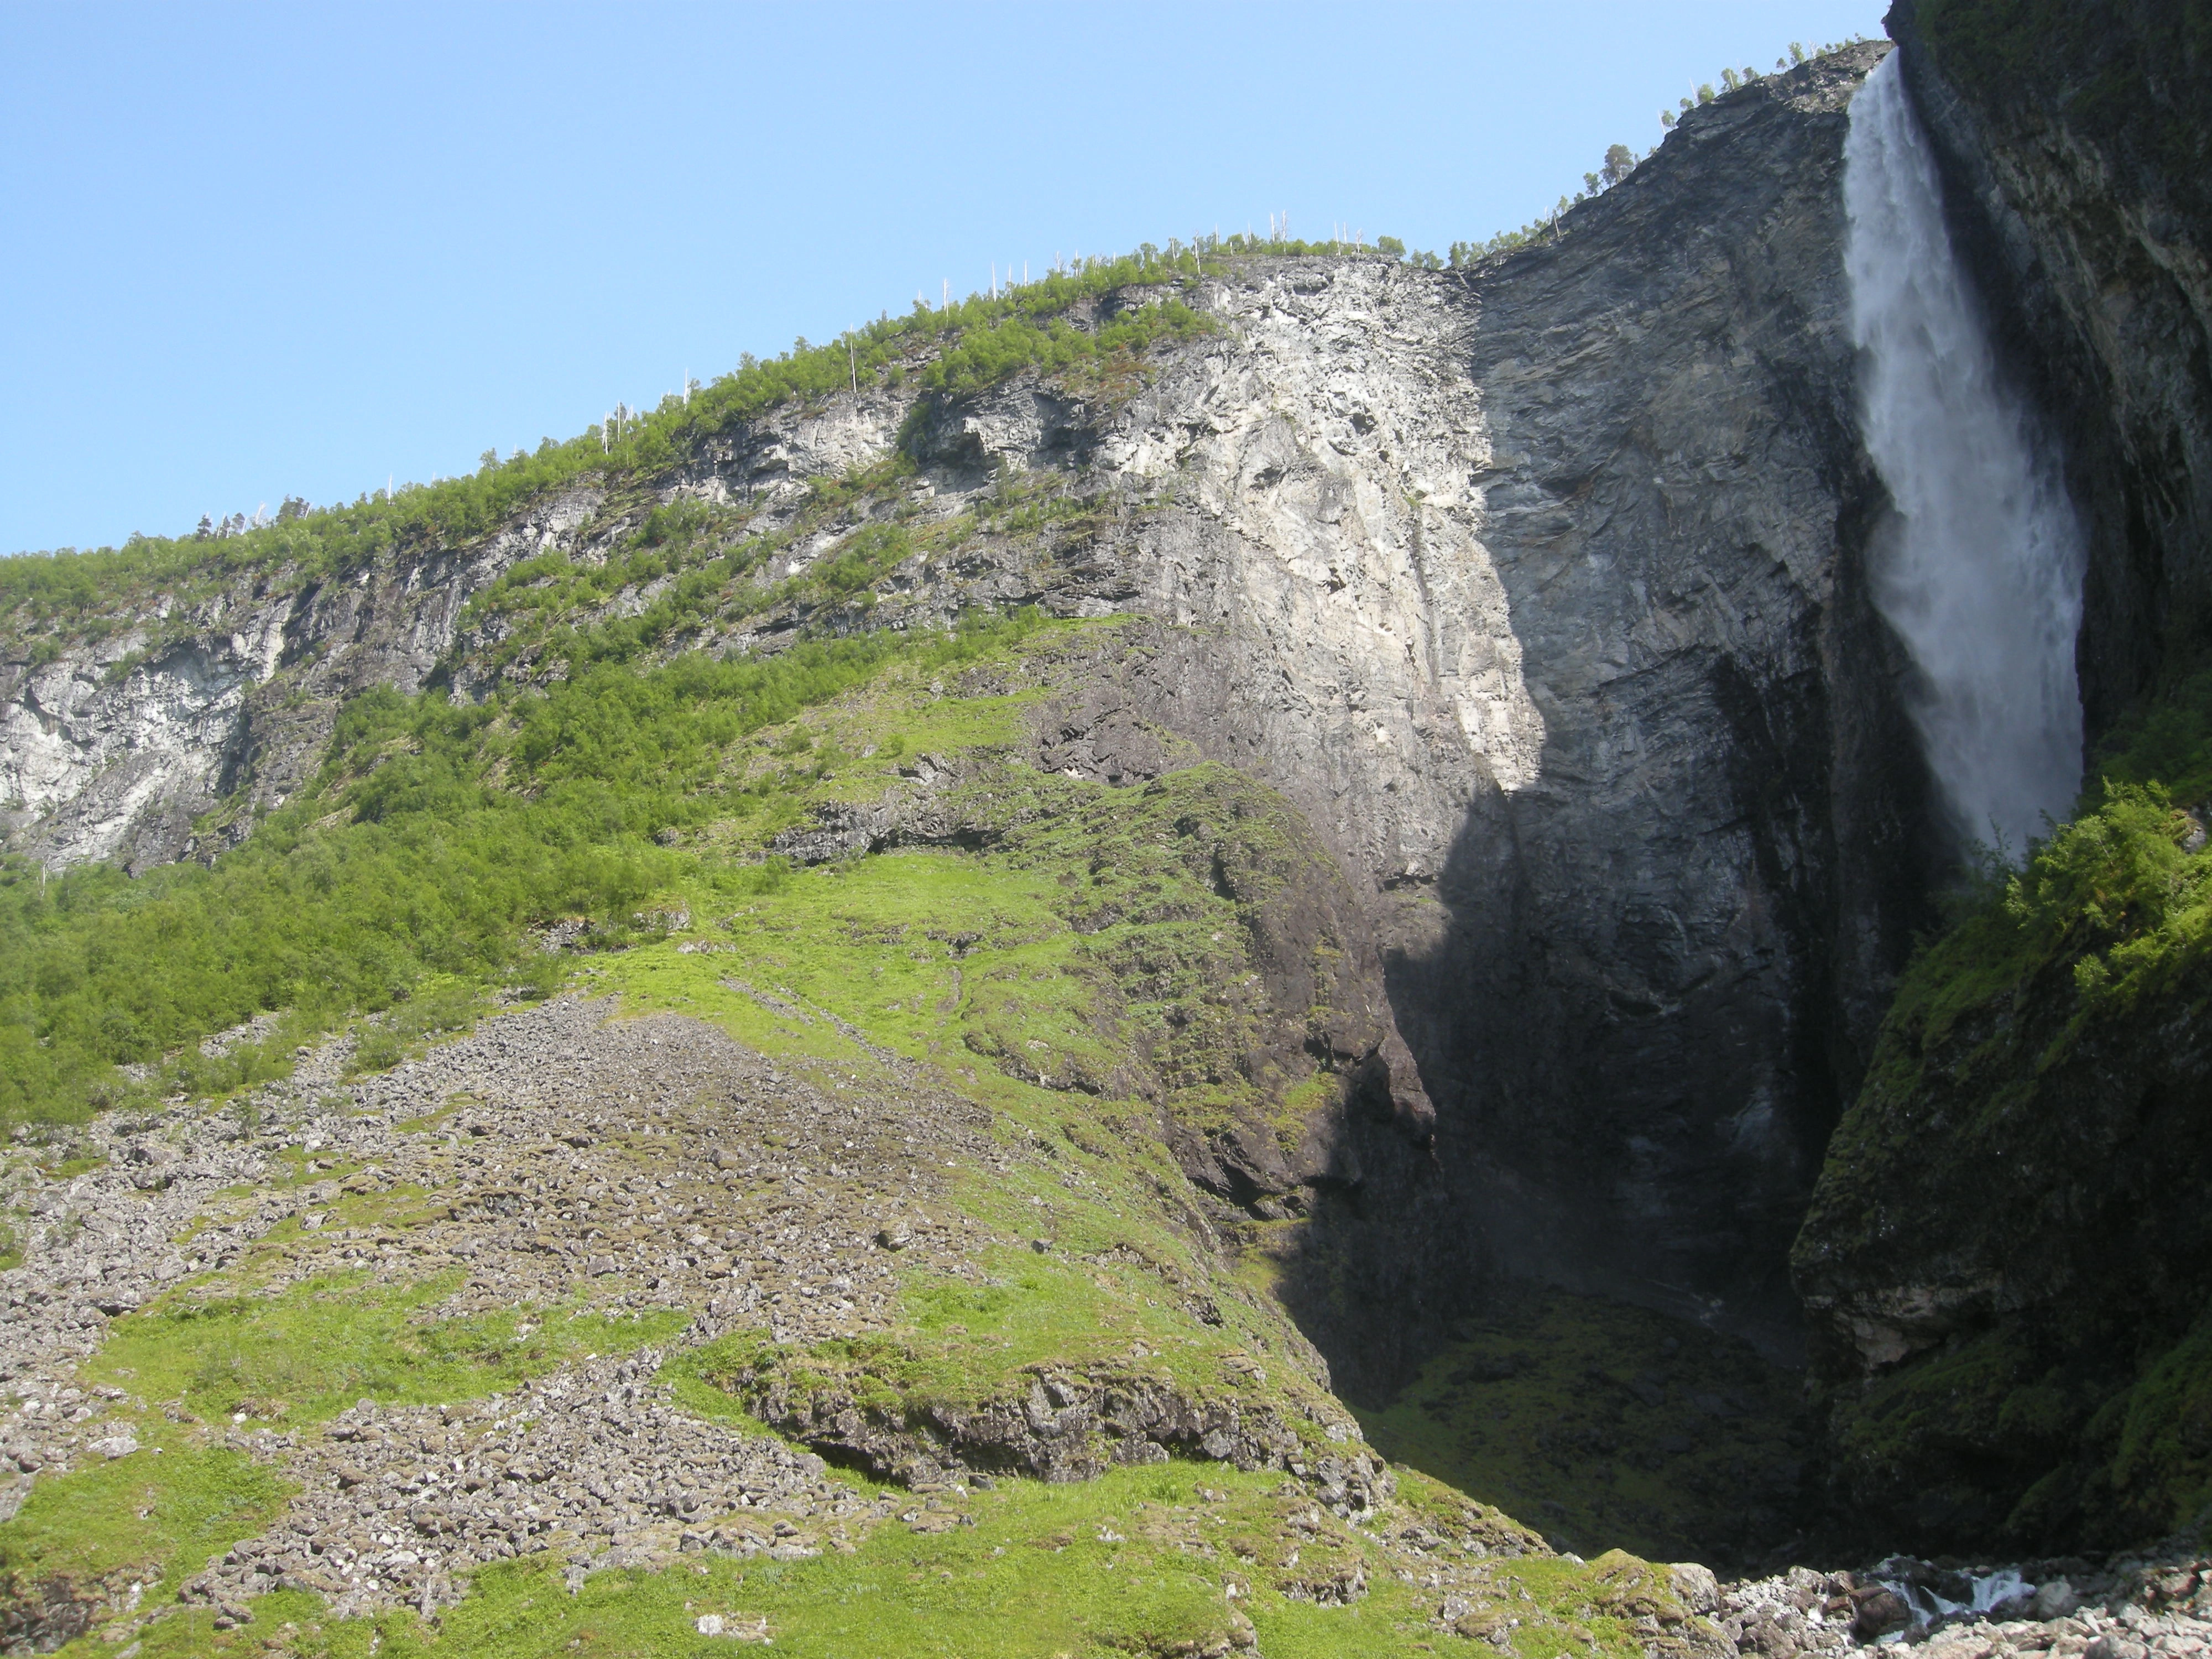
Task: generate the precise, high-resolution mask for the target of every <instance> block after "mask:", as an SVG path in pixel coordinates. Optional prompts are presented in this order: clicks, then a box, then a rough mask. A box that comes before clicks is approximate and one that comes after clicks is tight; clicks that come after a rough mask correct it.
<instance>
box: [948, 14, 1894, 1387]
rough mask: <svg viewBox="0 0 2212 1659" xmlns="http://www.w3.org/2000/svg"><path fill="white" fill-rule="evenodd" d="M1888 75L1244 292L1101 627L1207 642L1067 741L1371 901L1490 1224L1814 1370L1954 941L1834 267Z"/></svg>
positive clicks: (1191, 396) (1502, 1242)
mask: <svg viewBox="0 0 2212 1659" xmlns="http://www.w3.org/2000/svg"><path fill="white" fill-rule="evenodd" d="M1881 50H1882V48H1880V47H1873V46H1870V47H1867V48H1864V49H1862V50H1859V51H1857V52H1852V53H1849V54H1844V55H1841V56H1839V57H1838V58H1828V59H1825V60H1822V61H1821V62H1820V63H1817V64H1813V65H1810V66H1808V67H1807V68H1806V69H1804V70H1799V71H1796V72H1795V73H1793V74H1792V75H1790V76H1780V77H1776V78H1775V79H1774V80H1772V81H1770V82H1762V83H1759V85H1758V86H1756V87H1754V88H1752V89H1751V90H1749V91H1747V93H1745V94H1741V95H1740V96H1737V97H1735V98H1731V99H1729V100H1723V102H1721V103H1720V104H1717V105H1715V106H1711V107H1709V108H1707V109H1705V110H1703V111H1700V112H1699V113H1698V114H1697V115H1695V116H1694V117H1692V118H1690V119H1688V120H1686V121H1685V122H1684V124H1683V125H1682V127H1681V128H1680V130H1679V131H1678V133H1677V135H1676V136H1675V137H1673V138H1671V139H1670V140H1669V142H1668V145H1667V147H1666V148H1665V149H1664V150H1662V153H1661V155H1659V156H1658V157H1657V158H1656V159H1655V160H1653V161H1649V162H1647V163H1646V164H1645V166H1644V167H1643V168H1642V169H1640V170H1639V171H1638V173H1637V174H1636V175H1635V176H1634V177H1633V178H1632V179H1630V180H1629V181H1628V182H1627V183H1626V184H1625V185H1621V186H1620V187H1619V188H1617V189H1616V190H1614V191H1612V192H1609V193H1608V194H1607V196H1606V197H1602V198H1601V199H1600V200H1599V201H1597V202H1595V203H1594V204H1589V206H1586V207H1584V208H1583V209H1580V210H1577V212H1576V213H1574V214H1572V215H1570V216H1568V219H1567V221H1566V222H1565V224H1564V225H1563V227H1562V232H1563V234H1562V236H1561V238H1560V240H1559V242H1558V244H1557V245H1556V246H1544V247H1541V248H1538V249H1535V250H1533V251H1530V252H1525V253H1522V254H1520V255H1517V256H1515V257H1513V258H1510V259H1507V260H1505V261H1504V262H1502V263H1500V264H1493V265H1492V266H1490V267H1487V268H1486V269H1485V270H1483V271H1481V272H1480V273H1479V274H1477V275H1475V276H1473V277H1471V278H1462V277H1461V276H1457V275H1454V274H1449V273H1425V272H1418V271H1411V270H1403V269H1401V268H1398V267H1395V266H1391V265H1388V264H1377V263H1373V262H1364V261H1357V260H1346V261H1315V262H1312V263H1310V264H1291V265H1286V266H1270V267H1268V268H1266V269H1265V270H1262V271H1260V272H1256V273H1255V274H1253V275H1251V276H1247V277H1245V278H1243V279H1242V280H1237V281H1231V282H1228V283H1224V284H1223V285H1222V286H1221V288H1220V289H1218V292H1216V293H1215V294H1214V295H1212V296H1211V303H1212V307H1213V308H1214V310H1215V311H1216V313H1217V314H1218V315H1219V316H1220V317H1221V318H1222V319H1223V321H1224V323H1225V340H1223V341H1222V342H1220V343H1214V344H1211V345H1209V346H1207V347H1206V348H1204V349H1200V350H1195V351H1193V352H1191V353H1189V354H1188V355H1187V356H1185V357H1183V358H1182V360H1180V361H1178V362H1175V363H1173V364H1171V365H1170V366H1169V367H1168V368H1166V369H1165V371H1164V373H1163V374H1161V375H1160V376H1159V377H1158V380H1156V381H1155V382H1154V383H1153V384H1152V386H1150V387H1148V388H1147V390H1146V392H1145V393H1144V394H1142V395H1141V396H1140V397H1139V398H1138V399H1137V400H1136V401H1135V402H1134V403H1133V404H1131V405H1130V406H1129V407H1128V408H1127V409H1126V410H1121V411H1119V412H1118V413H1117V414H1116V415H1115V416H1113V418H1112V419H1111V420H1110V421H1109V422H1108V423H1107V425H1106V426H1105V429H1104V430H1103V432H1102V433H1101V434H1100V435H1099V436H1098V438H1097V441H1096V445H1095V453H1096V455H1097V471H1103V472H1106V473H1108V474H1109V476H1110V477H1112V478H1114V480H1115V483H1116V484H1117V485H1118V487H1119V489H1120V490H1121V501H1123V503H1124V516H1123V518H1122V519H1121V521H1120V522H1119V523H1117V524H1116V525H1115V528H1114V529H1113V531H1112V532H1109V534H1108V535H1107V536H1106V537H1105V538H1102V539H1103V540H1105V541H1106V543H1107V544H1108V545H1107V547H1106V548H1105V549H1103V550H1101V551H1100V552H1099V553H1098V554H1097V555H1095V556H1092V558H1091V562H1090V564H1089V566H1088V567H1087V568H1086V569H1085V572H1084V573H1083V580H1085V582H1086V583H1087V584H1088V592H1086V593H1085V596H1084V597H1083V598H1081V599H1078V600H1075V601H1073V602H1072V603H1069V604H1066V605H1065V606H1064V608H1066V609H1069V610H1071V611H1075V612H1076V613H1078V614H1080V613H1081V612H1082V611H1084V610H1085V609H1086V608H1089V607H1093V606H1096V607H1100V608H1125V609H1136V610H1141V611H1148V612H1150V613H1151V614H1152V616H1153V617H1156V618H1157V619H1158V621H1159V622H1161V623H1164V624H1167V625H1168V626H1169V628H1170V630H1171V632H1170V635H1168V636H1167V637H1165V638H1164V639H1162V640H1160V641H1158V642H1157V645H1156V646H1152V647H1148V648H1147V649H1146V651H1144V652H1140V653H1131V654H1130V655H1129V656H1128V657H1127V658H1126V659H1124V660H1123V662H1122V663H1121V665H1119V666H1118V667H1116V668H1113V669H1102V681H1103V683H1104V684H1109V685H1110V686H1111V687H1112V690H1110V691H1109V692H1107V693H1104V694H1103V695H1102V696H1101V697H1100V698H1099V699H1097V704H1098V706H1097V708H1096V709H1093V710H1087V711H1085V718H1084V719H1083V720H1079V721H1078V722H1077V723H1076V726H1077V729H1078V731H1079V738H1078V739H1076V740H1074V741H1071V742H1064V743H1063V744H1061V745H1060V753H1061V754H1063V755H1067V756H1069V757H1071V758H1073V759H1074V760H1075V761H1076V762H1077V763H1079V764H1083V763H1088V764H1090V765H1091V766H1094V767H1096V768H1097V769H1100V770H1101V771H1102V772H1103V774H1104V775H1111V769H1112V768H1113V767H1115V766H1120V767H1121V768H1123V769H1126V770H1127V771H1129V772H1130V773H1132V774H1140V773H1141V772H1142V770H1143V769H1146V767H1147V766H1148V765H1152V764H1157V763H1158V762H1157V760H1156V759H1155V758H1154V757H1152V756H1151V755H1150V753H1149V752H1148V750H1146V742H1145V739H1144V738H1143V736H1142V734H1141V732H1140V731H1139V730H1137V729H1136V728H1137V727H1139V726H1142V725H1143V724H1144V723H1146V722H1152V723H1155V724H1157V725H1159V726H1164V727H1166V728H1168V729H1169V730H1170V731H1173V732H1176V733H1178V734H1180V735H1182V737H1184V738H1187V739H1188V740H1190V741H1192V742H1194V744H1197V745H1198V747H1199V748H1200V750H1201V751H1202V752H1205V753H1206V754H1208V755H1210V756H1212V757H1217V758H1221V759H1225V760H1229V761H1231V762H1233V763H1237V764H1239V765H1243V766H1247V767H1249V768H1251V769H1255V770H1256V771H1258V772H1260V773H1261V775H1264V776H1265V777H1266V778H1267V780H1268V781H1269V782H1270V783H1271V784H1273V786H1274V787H1277V788H1279V789H1280V790H1281V791H1282V792H1283V793H1285V795H1287V796H1288V797H1289V798H1290V799H1291V800H1292V801H1293V802H1295V803H1296V804H1297V805H1298V806H1299V807H1300V808H1301V809H1302V811H1304V813H1305V814H1306V815H1307V817H1309V819H1310V821H1311V822H1312V823H1315V824H1316V827H1317V828H1318V829H1320V830H1321V831H1322V834H1323V835H1324V836H1325V837H1327V838H1328V841H1329V842H1330V844H1331V845H1332V846H1333V847H1334V849H1335V850H1336V852H1337V854H1338V855H1339V856H1340V858H1342V859H1343V860H1345V862H1346V866H1348V868H1349V869H1350V870H1351V871H1352V873H1353V875H1354V878H1355V880H1356V881H1357V882H1358V884H1359V885H1360V886H1361V887H1362V888H1363V889H1364V890H1365V892H1366V893H1367V894H1368V896H1369V902H1370V903H1371V904H1372V906H1373V907H1374V911H1375V914H1376V918H1377V922H1378V926H1379V927H1380V928H1381V930H1382V932H1383V936H1384V938H1385V939H1386V940H1387V941H1388V942H1389V945H1390V947H1391V951H1392V957H1393V960H1394V963H1395V966H1394V968H1393V970H1392V984H1393V994H1394V1000H1395V1003H1396V1008H1397V1018H1398V1024H1399V1025H1400V1027H1401V1030H1402V1031H1403V1033H1404V1035H1405V1036H1406V1037H1407V1040H1408V1041H1409V1042H1411V1043H1412V1045H1413V1049H1414V1051H1415V1053H1416V1054H1417V1055H1418V1056H1419V1061H1420V1065H1421V1070H1422V1075H1423V1078H1424V1080H1425V1082H1426V1084H1427V1085H1428V1089H1429V1092H1430V1093H1431V1095H1432V1096H1433V1097H1435V1098H1436V1101H1437V1106H1438V1108H1439V1111H1440V1114H1441V1115H1440V1118H1439V1127H1438V1135H1437V1158H1438V1159H1439V1160H1440V1167H1441V1168H1442V1170H1443V1171H1444V1172H1445V1173H1446V1178H1447V1180H1448V1182H1449V1185H1450V1187H1451V1188H1453V1190H1455V1192H1456V1193H1457V1194H1458V1195H1459V1200H1460V1202H1459V1208H1460V1209H1461V1212H1462V1223H1461V1225H1462V1226H1465V1225H1475V1226H1477V1227H1479V1228H1481V1229H1482V1230H1484V1231H1486V1234H1487V1236H1488V1240H1489V1243H1490V1245H1491V1246H1492V1250H1493V1252H1494V1254H1495V1255H1496V1256H1498V1258H1501V1259H1503V1260H1504V1261H1505V1263H1506V1264H1507V1265H1508V1266H1511V1267H1520V1268H1522V1269H1523V1270H1527V1271H1534V1272H1541V1273H1546V1274H1547V1275H1552V1276H1556V1277H1560V1278H1564V1279H1567V1280H1568V1281H1569V1282H1571V1283H1583V1284H1589V1285H1596V1286H1601V1287H1604V1288H1607V1289H1610V1290H1613V1291H1616V1292H1620V1293H1626V1294H1629V1295H1632V1296H1634V1297H1638V1299H1644V1300H1648V1301H1652V1302H1656V1303H1658V1304H1662V1305H1668V1306H1672V1307H1674V1308H1676V1309H1678V1310H1683V1311H1700V1312H1702V1311H1708V1310H1711V1308H1712V1307H1713V1306H1714V1305H1716V1304H1717V1305H1719V1306H1720V1307H1721V1308H1722V1310H1723V1314H1724V1316H1726V1317H1729V1319H1731V1320H1732V1321H1734V1322H1738V1323H1740V1324H1741V1326H1742V1327H1743V1328H1746V1329H1747V1330H1749V1331H1752V1332H1753V1333H1754V1334H1761V1335H1764V1336H1765V1337H1767V1338H1768V1339H1770V1340H1771V1344H1772V1346H1776V1347H1778V1348H1783V1349H1786V1348H1787V1347H1788V1346H1790V1342H1791V1340H1792V1339H1791V1336H1790V1328H1791V1326H1792V1324H1793V1322H1794V1308H1793V1304H1792V1302H1791V1298H1790V1292H1789V1289H1788V1286H1787V1285H1786V1282H1785V1281H1784V1276H1783V1272H1782V1261H1783V1255H1784V1249H1786V1246H1787V1243H1788V1240H1789V1237H1790V1234H1791V1233H1792V1232H1793V1231H1794V1230H1795V1227H1796V1220H1797V1218H1798V1216H1799V1214H1800V1213H1801V1212H1802V1204H1803V1201H1804V1195H1805V1194H1806V1192H1807V1190H1808V1187H1809V1184H1810V1180H1811V1176H1812V1175H1813V1172H1814V1169H1815V1167H1816V1165H1817V1160H1818V1156H1819V1152H1820V1146H1821V1145H1822V1143H1823V1141H1824V1139H1825V1138H1826V1132H1827V1129H1828V1127H1829V1126H1830V1125H1831V1124H1832V1121H1833V1118H1834V1115H1835V1114H1836V1111H1837V1109H1838V1098H1839V1097H1840V1096H1842V1095H1843V1094H1845V1093H1847V1092H1848V1091H1849V1090H1850V1087H1851V1086H1852V1084H1853V1082H1854V1081H1855V1078H1856V1073H1857V1067H1858V1066H1859V1065H1860V1063H1861V1057H1862V1056H1863V1054H1864V1053H1865V1051H1866V1048H1867V1046H1868V1044H1869V1042H1870V1038H1871V1035H1872V1030H1873V1027H1874V1025H1875V1022H1876V1020H1877V1019H1878V1018H1879V1014H1880V1010H1881V1001H1882V998H1883V994H1884V992H1885V989H1886V985H1887V977H1888V975H1889V973H1890V971H1891V970H1892V969H1893V964H1894V962H1895V960H1896V957H1897V953H1898V951H1899V947H1900V946H1901V945H1902V943H1903V941H1904V939H1905V937H1906V936H1907V933H1908V932H1909V929H1910V927H1911V925H1912V923H1913V921H1915V920H1917V897H1916V893H1917V886H1916V872H1917V869H1918V867H1919V864H1920V858H1919V853H1918V845H1917V837H1918V836H1919V834H1920V828H1921V824H1922V822H1923V807H1922V794H1923V778H1922V776H1921V775H1920V771H1919V768H1918V763H1917V761H1916V760H1915V758H1914V755H1915V750H1914V746H1913V744H1912V742H1911V738H1910V735H1909V732H1907V730H1906V728H1905V726H1904V724H1903V721H1902V718H1901V715H1900V714H1899V707H1898V703H1897V700H1896V696H1895V686H1896V683H1897V679H1898V676H1899V662H1898V660H1897V657H1896V653H1895V651H1894V647H1893V643H1892V641H1891V640H1890V637H1889V635H1888V634H1887V629H1885V628H1884V627H1883V626H1882V625H1881V623H1879V622H1878V621H1877V620H1876V619H1875V617H1874V616H1873V614H1872V612H1871V611H1870V609H1869V605H1868V604H1867V601H1866V598H1865V593H1864V587H1863V574H1862V568H1861V560H1860V554H1861V548H1862V544H1863V536H1864V532H1865V528H1866V526H1867V525H1868V524H1869V521H1870V520H1871V517H1872V515H1873V513H1875V511H1876V510H1877V509H1878V508H1879V506H1880V504H1881V497H1880V489H1879V485H1878V484H1877V483H1875V481H1874V480H1873V478H1872V477H1871V475H1870V473H1869V471H1868V469H1867V468H1866V466H1865V465H1864V462H1863V458H1862V456H1861V453H1860V450H1859V447H1858V442H1857V435H1856V425H1855V421H1854V415H1853V405H1854V397H1855V392H1854V386H1853V380H1852V374H1851V359H1850V347H1849V343H1848V337H1847V330H1846V319H1845V304H1846V296H1845V294H1844V278H1843V273H1842V270H1841V264H1840V254H1839V251H1840V246H1841V240H1842V224H1841V218H1840V211H1841V210H1840V197H1839V175H1840V145H1841V139H1842V134H1843V130H1844V106H1845V105H1846V103H1847V101H1848V99H1849V96H1850V93H1851V92H1852V91H1853V90H1854V89H1855V88H1856V87H1857V83H1858V81H1859V79H1860V78H1861V77H1862V76H1863V74H1864V72H1865V70H1867V69H1868V68H1869V67H1870V65H1871V64H1872V63H1873V62H1875V60H1876V58H1877V57H1878V55H1879V53H1880V52H1881ZM968 418H969V426H970V428H972V429H975V430H982V431H987V430H990V429H992V428H994V426H997V425H1005V426H1006V427H1008V428H1010V429H1011V428H1018V427H1019V424H1020V423H1019V422H1018V421H1016V420H1014V419H1013V418H1012V416H998V415H995V414H994V413H992V412H991V411H990V410H983V411H981V412H980V413H978V414H977V415H975V416H970V417H968ZM1132 498H1135V499H1136V500H1140V501H1144V502H1145V503H1146V506H1145V508H1144V510H1141V511H1139V510H1138V509H1137V508H1136V507H1135V506H1134V505H1133V504H1132ZM1106 569H1110V571H1111V573H1112V575H1113V577H1114V578H1115V580H1114V581H1109V580H1104V579H1103V576H1102V575H1101V574H1097V573H1100V572H1102V571H1103V570H1106ZM1117 583H1118V586H1117V585H1116V584H1117ZM1132 715H1133V716H1134V717H1135V718H1133V719H1132V718H1130V717H1131V716H1132ZM1094 733H1095V734H1097V735H1096V736H1095V737H1094V736H1093V734H1094ZM1085 743H1089V744H1093V745H1094V747H1095V748H1096V749H1097V752H1096V753H1095V754H1091V755H1084V754H1080V753H1077V752H1075V751H1076V750H1080V748H1081V746H1082V744H1085ZM1401 1288H1402V1287H1401ZM1391 1307H1392V1319H1393V1322H1397V1323H1402V1322H1404V1320H1405V1316H1406V1304H1405V1301H1404V1299H1403V1297H1396V1298H1394V1299H1393V1300H1392V1303H1391ZM1370 1352H1371V1350H1370ZM1337 1363H1338V1364H1339V1365H1340V1369H1341V1370H1344V1371H1345V1373H1346V1375H1345V1376H1344V1377H1343V1379H1342V1380H1346V1381H1348V1382H1349V1383H1351V1385H1352V1387H1354V1388H1355V1389H1357V1388H1358V1387H1359V1386H1361V1378H1360V1376H1359V1374H1358V1365H1357V1364H1350V1365H1347V1364H1346V1361H1345V1360H1344V1359H1341V1358H1340V1359H1338V1360H1337Z"/></svg>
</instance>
